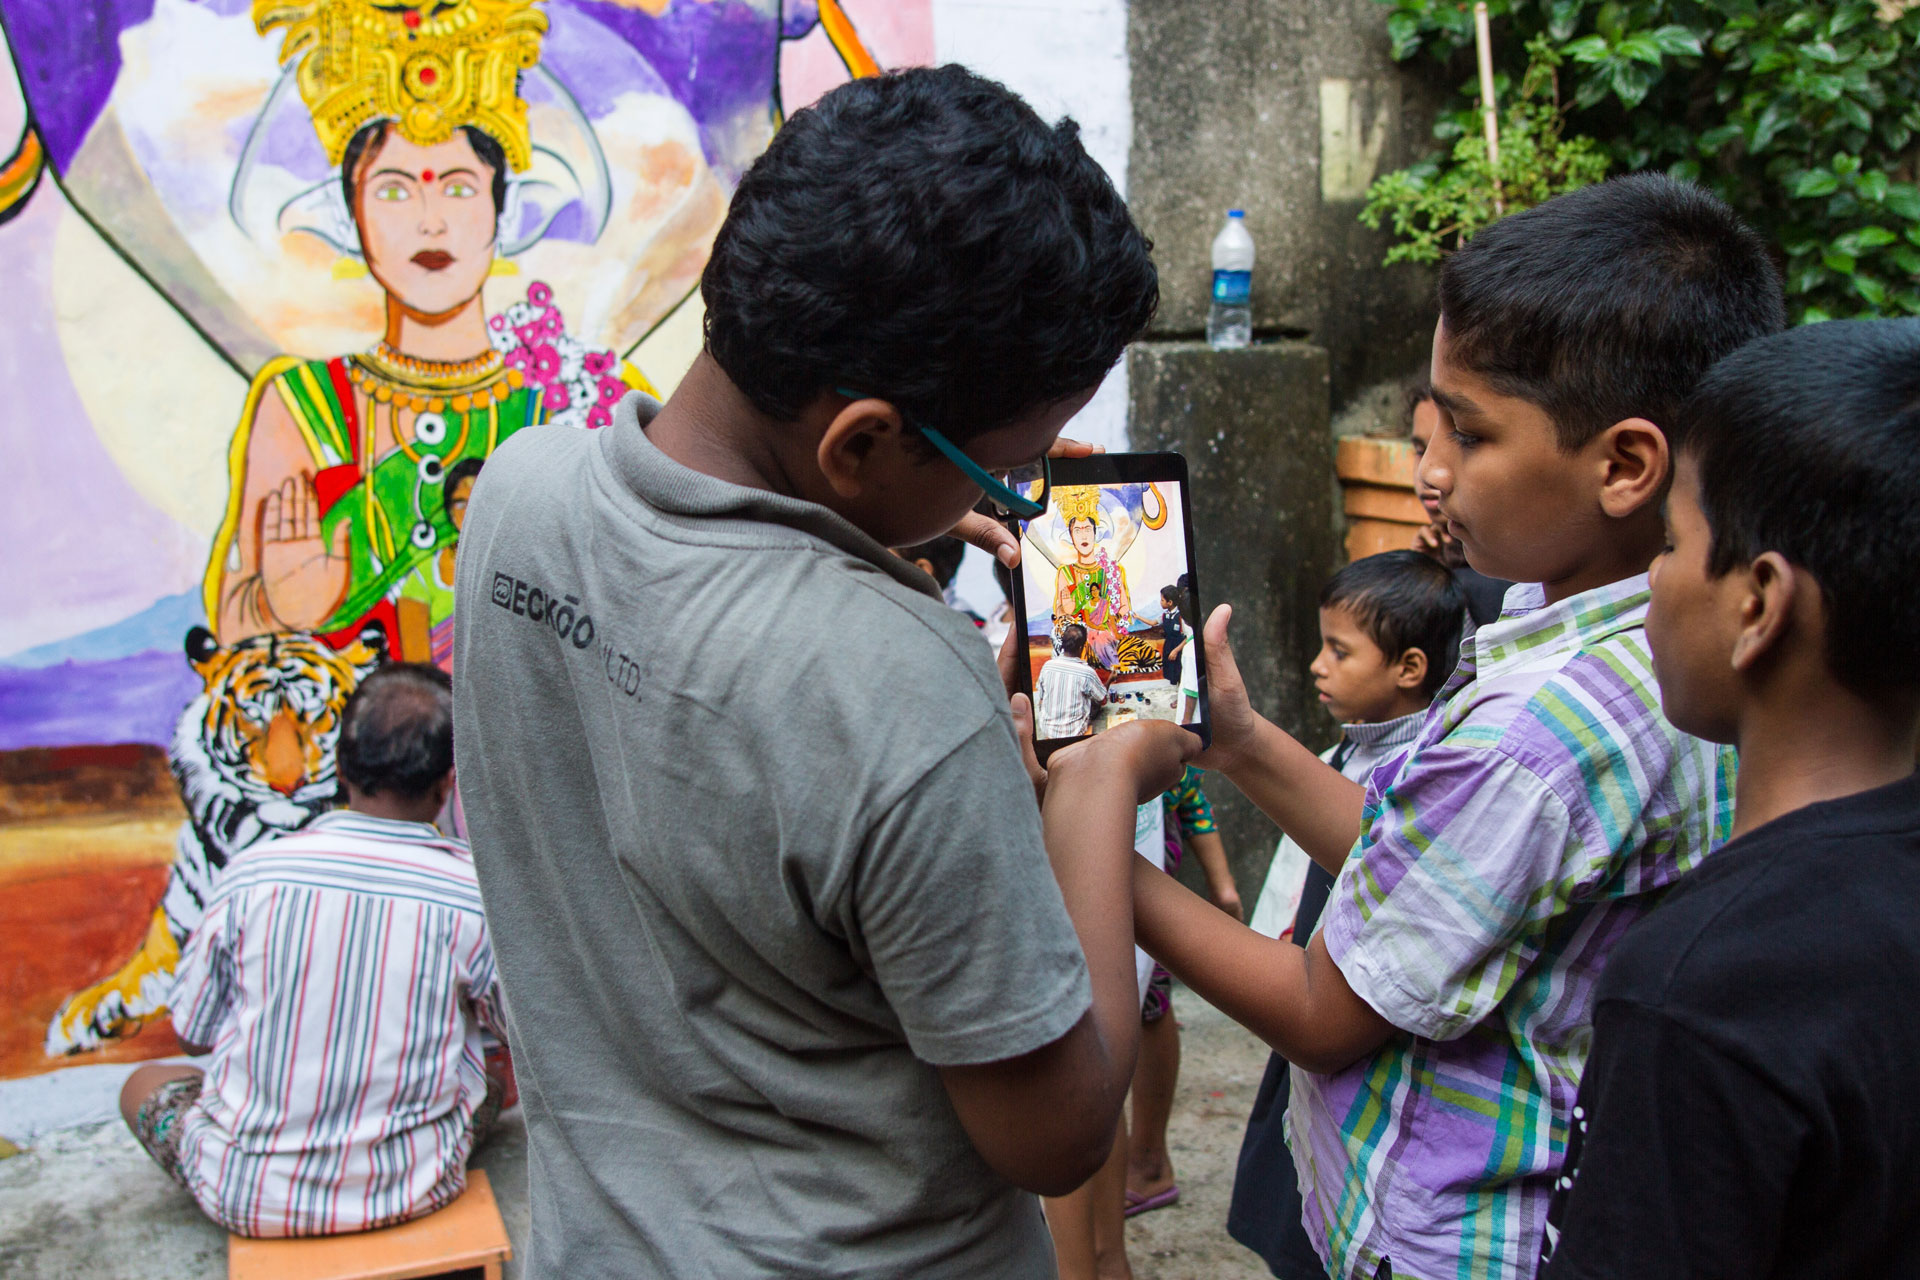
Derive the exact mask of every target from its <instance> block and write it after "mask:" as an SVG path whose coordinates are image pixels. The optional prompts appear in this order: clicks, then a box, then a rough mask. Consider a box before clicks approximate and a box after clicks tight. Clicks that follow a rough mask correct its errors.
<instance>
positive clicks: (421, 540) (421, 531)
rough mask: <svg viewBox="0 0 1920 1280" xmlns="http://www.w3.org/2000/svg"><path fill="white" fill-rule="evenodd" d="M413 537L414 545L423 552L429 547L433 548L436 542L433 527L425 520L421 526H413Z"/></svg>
mask: <svg viewBox="0 0 1920 1280" xmlns="http://www.w3.org/2000/svg"><path fill="white" fill-rule="evenodd" d="M412 536H413V545H414V546H416V547H419V548H420V549H421V550H422V551H424V550H426V549H427V548H428V547H431V546H432V545H433V544H434V541H435V537H434V532H433V526H432V525H430V524H428V523H427V522H426V521H425V520H422V521H421V522H420V523H419V524H416V525H414V526H413V535H412Z"/></svg>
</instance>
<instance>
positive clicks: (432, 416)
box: [413, 410, 447, 444]
mask: <svg viewBox="0 0 1920 1280" xmlns="http://www.w3.org/2000/svg"><path fill="white" fill-rule="evenodd" d="M413 438H414V439H415V440H418V441H419V442H420V443H421V444H443V443H445V441H446V438H447V420H446V419H445V418H443V417H441V416H440V415H439V414H437V413H429V412H426V411H424V410H423V411H422V412H420V413H417V414H415V415H414V418H413Z"/></svg>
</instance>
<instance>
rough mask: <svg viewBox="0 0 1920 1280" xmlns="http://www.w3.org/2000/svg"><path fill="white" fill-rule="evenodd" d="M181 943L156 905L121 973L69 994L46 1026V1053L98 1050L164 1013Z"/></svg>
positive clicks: (53, 1056)
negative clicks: (74, 993)
mask: <svg viewBox="0 0 1920 1280" xmlns="http://www.w3.org/2000/svg"><path fill="white" fill-rule="evenodd" d="M179 963H180V947H179V945H178V944H177V943H175V942H174V940H173V931H172V930H171V929H169V928H167V916H166V913H165V912H164V911H161V910H160V909H159V908H158V907H156V908H154V912H153V918H152V919H151V920H150V921H148V923H147V940H146V941H145V942H143V943H142V944H141V945H140V950H138V951H136V952H134V955H133V958H132V959H131V960H129V961H127V962H126V963H125V964H123V965H121V966H120V971H119V972H118V973H116V974H114V975H113V976H112V977H111V978H108V979H106V980H105V981H104V982H96V983H95V984H94V985H93V986H91V987H88V988H87V989H86V990H85V991H82V992H80V993H78V994H77V995H73V996H69V997H68V998H67V1002H66V1004H64V1005H62V1006H61V1007H60V1012H58V1013H56V1014H54V1015H53V1021H52V1022H51V1023H49V1024H48V1026H47V1056H48V1057H50V1058H57V1057H62V1056H64V1055H66V1054H70V1053H80V1052H83V1051H85V1050H87V1049H97V1048H99V1047H100V1046H101V1045H102V1044H105V1043H106V1042H107V1041H109V1040H118V1039H120V1038H121V1037H123V1036H125V1035H127V1034H129V1033H130V1032H133V1031H135V1030H138V1029H139V1028H140V1027H143V1026H145V1025H146V1024H147V1023H149V1022H151V1021H153V1020H154V1019H155V1018H157V1017H159V1016H160V1015H161V1014H163V1013H165V1012H166V1011H167V993H168V990H169V989H170V988H171V987H172V986H173V970H174V966H175V965H177V964H179Z"/></svg>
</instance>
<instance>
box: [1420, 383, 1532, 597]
mask: <svg viewBox="0 0 1920 1280" xmlns="http://www.w3.org/2000/svg"><path fill="white" fill-rule="evenodd" d="M1439 429H1440V406H1439V405H1437V404H1435V403H1434V402H1433V385H1432V384H1431V383H1429V382H1428V381H1427V377H1426V374H1424V373H1422V374H1421V375H1420V377H1419V379H1418V380H1417V381H1415V382H1414V383H1413V385H1411V386H1410V387H1408V388H1407V438H1408V439H1409V440H1410V441H1411V442H1412V444H1413V463H1414V473H1413V493H1414V496H1415V497H1416V498H1418V499H1420V505H1421V507H1423V508H1424V509H1425V510H1426V513H1427V520H1428V524H1427V526H1426V527H1425V528H1424V529H1421V530H1420V531H1419V532H1417V533H1415V534H1414V535H1413V549H1414V550H1415V551H1418V552H1421V553H1422V554H1424V555H1429V556H1432V557H1433V558H1434V559H1435V560H1438V561H1439V562H1440V563H1441V564H1443V565H1445V566H1446V567H1447V569H1448V571H1449V572H1451V573H1452V574H1453V580H1454V582H1455V583H1456V584H1458V585H1459V587H1460V593H1461V594H1462V595H1464V596H1465V597H1466V598H1467V615H1468V616H1469V617H1470V618H1472V619H1473V625H1474V626H1476V627H1484V626H1486V625H1487V624H1488V623H1489V622H1492V621H1494V620H1496V619H1497V618H1499V616H1500V609H1501V606H1502V605H1503V604H1505V602H1506V598H1507V588H1508V587H1510V586H1512V585H1513V584H1512V583H1511V582H1507V581H1505V580H1504V579H1501V578H1489V577H1488V576H1487V575H1486V574H1484V573H1481V572H1480V571H1479V570H1477V569H1475V568H1474V567H1473V566H1472V565H1470V564H1468V563H1467V553H1466V552H1465V551H1462V550H1461V549H1460V544H1459V543H1458V542H1456V541H1455V540H1454V538H1453V536H1452V535H1451V534H1449V533H1448V532H1447V522H1446V521H1445V520H1443V519H1441V518H1440V493H1439V490H1437V489H1435V488H1434V487H1433V486H1432V485H1430V484H1426V483H1424V482H1423V481H1422V480H1421V479H1420V471H1419V467H1420V459H1422V458H1424V457H1426V456H1427V446H1428V445H1429V444H1431V443H1432V442H1433V437H1434V434H1435V433H1436V432H1437V431H1439Z"/></svg>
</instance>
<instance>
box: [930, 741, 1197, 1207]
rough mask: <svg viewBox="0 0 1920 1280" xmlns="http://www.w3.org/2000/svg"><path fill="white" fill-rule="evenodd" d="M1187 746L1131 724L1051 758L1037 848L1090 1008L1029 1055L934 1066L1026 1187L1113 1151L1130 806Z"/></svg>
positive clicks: (1124, 1031) (998, 1162)
mask: <svg viewBox="0 0 1920 1280" xmlns="http://www.w3.org/2000/svg"><path fill="white" fill-rule="evenodd" d="M1197 747H1198V740H1197V739H1196V738H1194V736H1193V735H1192V734H1190V733H1188V732H1187V731H1186V730H1184V729H1181V728H1179V727H1178V726H1175V725H1172V724H1168V723H1165V722H1160V721H1136V722H1134V723H1131V724H1127V725H1122V726H1119V727H1118V728H1115V729H1112V730H1109V731H1108V732H1106V733H1103V734H1101V735H1100V736H1099V737H1097V738H1094V739H1092V740H1090V741H1088V742H1085V743H1082V744H1080V745H1078V746H1075V747H1072V748H1069V749H1067V750H1065V751H1062V752H1060V753H1059V754H1058V755H1056V756H1054V757H1053V760H1052V761H1051V768H1050V769H1049V770H1048V772H1047V780H1046V798H1045V802H1044V804H1043V805H1042V809H1041V816H1042V820H1043V823H1044V826H1045V830H1046V839H1047V853H1048V856H1049V858H1050V859H1051V861H1052V864H1053V873H1054V877H1055V878H1056V879H1057V880H1058V881H1059V883H1060V894H1061V897H1062V898H1063V899H1065V901H1066V906H1067V914H1068V915H1069V916H1070V917H1071V918H1072V920H1073V924H1074V929H1075V931H1076V932H1077V933H1078V934H1079V938H1080V946H1081V949H1082V950H1083V951H1084V952H1085V953H1086V958H1087V971H1088V976H1089V977H1090V978H1091V980H1092V985H1093V1007H1092V1009H1091V1010H1090V1011H1089V1012H1088V1013H1087V1014H1086V1016H1084V1017H1082V1018H1081V1019H1080V1021H1079V1022H1077V1023H1076V1024H1074V1027H1073V1029H1072V1030H1070V1031H1068V1032H1067V1034H1066V1035H1064V1036H1062V1037H1061V1038H1060V1039H1058V1040H1056V1041H1054V1042H1053V1043H1052V1044H1050V1045H1047V1046H1045V1047H1043V1048H1041V1049H1037V1050H1035V1051H1034V1052H1032V1053H1029V1054H1025V1055H1023V1056H1021V1057H1019V1058H1012V1059H1009V1060H1007V1061H1004V1062H991V1063H982V1064H979V1065H974V1066H962V1067H942V1068H941V1069H940V1076H941V1080H942V1081H943V1083H944V1084H945V1085H946V1089H947V1096H948V1097H949V1098H950V1099H951V1100H952V1102H953V1106H954V1110H955V1111H956V1112H957V1113H958V1114H959V1117H960V1123H961V1125H962V1126H963V1127H964V1128H965V1129H966V1131H967V1136H968V1137H969V1138H970V1139H971V1140H972V1141H973V1145H974V1147H975V1149H976V1150H978V1151H979V1152H980V1154H981V1156H982V1157H983V1158H984V1159H985V1160H986V1162H987V1163H988V1164H989V1165H991V1166H992V1167H993V1168H994V1170H995V1171H996V1172H998V1173H999V1174H1000V1175H1001V1176H1002V1177H1004V1178H1006V1179H1008V1180H1009V1181H1010V1182H1013V1183H1015V1184H1016V1185H1018V1186H1022V1187H1025V1188H1026V1189H1028V1190H1029V1191H1036V1192H1039V1193H1040V1194H1042V1195H1064V1194H1065V1193H1067V1192H1069V1191H1071V1190H1073V1189H1074V1188H1075V1187H1077V1186H1079V1185H1080V1184H1081V1183H1083V1182H1085V1181H1086V1180H1087V1179H1088V1178H1089V1177H1091V1176H1092V1175H1093V1174H1094V1172H1095V1171H1096V1170H1098V1169H1099V1168H1100V1166H1101V1164H1102V1163H1103V1162H1104V1161H1105V1160H1106V1158H1107V1155H1108V1153H1109V1151H1110V1150H1111V1149H1112V1145H1113V1134H1114V1126H1115V1124H1116V1123H1117V1122H1118V1120H1119V1118H1120V1106H1121V1103H1122V1101H1123V1100H1124V1099H1125V1097H1126V1093H1127V1086H1128V1084H1129V1083H1130V1082H1131V1081H1132V1079H1133V1064H1134V1056H1135V1053H1136V1051H1137V1050H1138V1047H1139V1035H1140V996H1139V991H1138V989H1137V987H1136V986H1135V984H1134V983H1135V980H1134V967H1133V910H1132V896H1133V895H1132V885H1131V881H1130V877H1129V874H1128V867H1129V862H1130V861H1131V860H1132V859H1133V857H1134V852H1133V831H1134V808H1135V805H1136V804H1139V803H1143V802H1144V801H1145V800H1148V799H1152V798H1153V797H1154V796H1157V795H1158V794H1160V792H1162V791H1164V790H1166V788H1168V787H1170V786H1172V785H1173V784H1174V783H1175V782H1177V781H1178V780H1179V778H1180V773H1181V770H1182V768H1183V767H1184V765H1185V762H1186V760H1187V759H1188V758H1189V757H1190V756H1192V755H1193V753H1194V751H1195V749H1196V748H1197ZM1208 909H1209V910H1212V908H1208Z"/></svg>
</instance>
